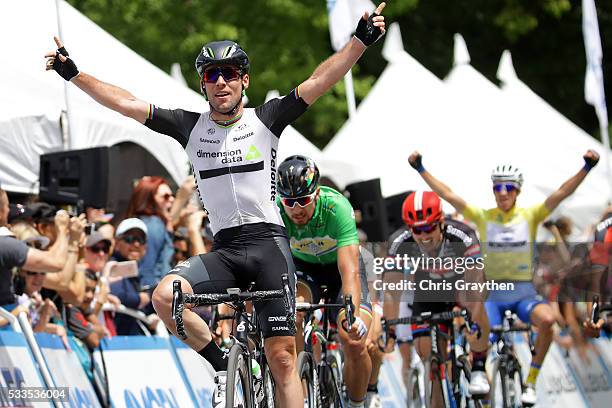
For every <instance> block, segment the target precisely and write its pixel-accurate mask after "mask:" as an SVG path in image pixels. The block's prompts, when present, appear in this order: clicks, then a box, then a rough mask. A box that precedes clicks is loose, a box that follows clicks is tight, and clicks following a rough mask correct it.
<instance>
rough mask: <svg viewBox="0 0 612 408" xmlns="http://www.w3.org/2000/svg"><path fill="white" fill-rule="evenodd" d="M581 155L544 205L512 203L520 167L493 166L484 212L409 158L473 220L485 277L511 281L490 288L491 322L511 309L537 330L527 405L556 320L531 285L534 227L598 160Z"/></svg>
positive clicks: (525, 398)
mask: <svg viewBox="0 0 612 408" xmlns="http://www.w3.org/2000/svg"><path fill="white" fill-rule="evenodd" d="M583 158H584V162H585V164H584V167H583V168H581V169H580V171H578V173H576V174H575V175H574V176H572V177H570V178H569V179H568V180H567V181H566V182H565V183H563V184H562V185H561V186H560V187H559V189H557V190H556V191H555V192H553V193H552V194H551V195H550V196H548V198H547V199H546V200H545V201H544V202H543V203H541V204H538V205H536V206H533V207H529V208H520V207H517V206H516V198H517V196H518V195H519V193H520V191H521V186H522V184H523V175H522V173H521V172H520V170H519V169H518V168H516V167H515V166H512V165H509V164H505V165H500V166H497V167H496V168H495V169H494V170H493V173H492V174H491V180H492V182H493V194H494V195H495V202H496V204H497V207H496V208H492V209H489V210H485V209H482V208H478V207H476V206H474V205H472V204H468V203H467V202H466V201H465V200H464V199H462V198H461V197H459V196H458V195H457V194H455V193H454V192H453V191H452V190H451V189H450V187H448V186H447V185H446V184H444V183H443V182H441V181H440V180H438V179H437V178H435V177H434V176H433V175H432V174H431V173H429V172H428V171H427V170H425V168H424V167H423V163H422V156H421V154H420V153H418V152H416V151H415V152H414V153H412V154H411V155H410V157H409V158H408V162H409V163H410V165H411V166H412V167H413V168H414V169H416V170H417V171H418V172H419V174H420V175H421V177H422V178H423V180H424V181H425V182H426V183H427V184H428V185H429V187H431V189H432V190H433V191H435V192H436V193H437V194H438V195H439V196H440V197H442V198H443V199H444V200H446V201H447V202H449V203H450V204H451V205H452V206H453V207H455V209H456V210H457V211H459V212H460V213H462V214H463V215H464V216H465V218H467V219H468V220H470V221H472V222H474V223H475V224H476V226H477V228H478V231H479V234H480V241H481V243H482V250H483V253H484V255H485V273H486V275H487V279H493V280H496V281H500V280H502V281H512V282H513V283H514V290H511V291H490V292H489V298H488V301H487V302H486V308H487V315H488V317H489V322H490V324H491V326H495V325H498V324H501V318H502V313H503V312H504V310H507V309H510V310H512V311H513V313H516V314H517V315H518V316H519V318H520V319H521V320H523V321H524V322H531V324H532V325H534V326H536V327H537V328H538V338H537V341H536V344H535V354H534V356H533V359H532V362H531V368H530V370H529V376H528V377H527V387H526V388H525V391H524V392H523V395H522V396H521V401H522V402H523V404H524V405H527V406H528V405H533V404H535V402H536V393H535V383H536V377H537V375H538V373H539V370H540V367H541V365H542V362H543V361H544V357H545V356H546V353H547V351H548V347H549V346H550V343H551V340H552V334H553V333H552V325H553V324H554V321H555V319H554V316H553V311H552V309H551V307H550V306H549V305H548V304H547V303H546V302H544V301H543V300H542V298H541V297H539V296H538V294H537V293H536V291H535V288H534V287H533V284H532V283H531V279H532V259H533V246H534V242H535V237H536V232H537V227H538V224H539V223H541V222H542V221H543V220H544V219H545V218H546V217H547V216H548V215H549V214H550V213H551V212H552V211H553V210H554V209H555V208H557V206H558V205H559V204H560V203H561V201H563V200H564V199H565V198H567V197H568V196H569V195H571V194H572V193H573V192H574V191H575V190H576V188H577V187H578V186H579V185H580V183H582V181H583V180H584V178H585V177H586V176H587V174H588V172H589V171H590V170H591V169H592V168H593V167H595V165H596V164H597V162H598V161H599V154H597V153H596V152H595V151H593V150H589V151H587V152H586V153H585V155H584V156H583Z"/></svg>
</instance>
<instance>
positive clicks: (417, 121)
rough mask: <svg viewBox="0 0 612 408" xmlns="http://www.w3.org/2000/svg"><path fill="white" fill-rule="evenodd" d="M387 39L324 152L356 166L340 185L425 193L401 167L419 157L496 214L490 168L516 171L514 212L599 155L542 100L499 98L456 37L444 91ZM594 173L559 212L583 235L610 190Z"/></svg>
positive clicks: (591, 142)
mask: <svg viewBox="0 0 612 408" xmlns="http://www.w3.org/2000/svg"><path fill="white" fill-rule="evenodd" d="M390 34H391V28H390ZM392 37H393V38H395V39H394V44H392V45H391V46H387V44H385V51H384V54H385V58H387V60H389V61H390V62H389V65H388V66H387V67H386V68H385V70H384V71H383V73H382V75H381V76H380V78H379V80H378V81H377V82H376V84H375V85H374V87H373V88H372V90H371V91H370V93H369V94H368V96H367V97H366V98H365V99H364V101H363V102H362V103H361V105H360V106H359V108H358V110H357V116H356V117H355V118H352V119H350V120H349V121H347V122H346V123H345V125H344V126H343V127H342V128H341V129H340V131H339V132H338V134H337V135H336V136H335V137H334V138H333V139H332V141H331V142H330V143H329V144H328V146H326V147H325V149H324V150H323V151H324V154H325V155H327V156H328V157H338V156H342V157H348V158H350V159H351V160H353V161H355V162H357V163H358V164H359V166H360V168H359V171H356V172H350V173H348V172H347V173H343V174H339V175H337V177H338V178H340V179H341V180H342V182H343V183H344V184H348V183H352V182H357V181H363V180H367V179H372V178H380V179H381V188H382V193H383V196H390V195H393V194H396V193H399V192H402V191H406V190H409V189H421V188H426V189H428V187H427V186H426V185H425V183H424V182H423V181H422V180H421V178H420V177H419V176H418V174H417V173H416V172H415V171H414V170H412V169H411V168H410V167H409V166H408V164H407V160H406V159H407V157H408V155H409V154H410V153H411V152H412V151H413V150H419V151H420V152H421V153H422V154H423V156H424V165H425V167H426V168H428V169H429V170H431V172H432V173H433V174H434V175H435V176H436V177H438V178H439V179H440V180H443V181H444V182H445V183H447V184H448V185H450V186H451V187H452V188H453V190H455V191H456V192H457V193H458V194H459V195H460V196H462V197H463V198H464V199H465V200H466V201H468V202H470V203H473V204H475V205H479V206H483V207H493V206H494V205H495V202H494V197H493V194H492V192H491V184H490V183H491V182H490V174H491V169H492V168H493V167H494V166H495V165H497V164H499V163H506V162H511V163H515V164H516V165H517V166H519V167H521V168H522V169H523V172H524V174H525V178H526V182H525V185H524V187H523V190H522V194H521V196H520V198H519V205H522V206H527V205H532V204H536V203H539V202H542V201H543V200H544V199H545V198H546V197H547V196H548V195H549V194H550V193H551V192H552V191H554V190H556V189H557V188H558V187H559V186H560V185H561V184H562V183H563V182H564V181H565V180H566V179H567V178H569V177H570V176H572V175H573V174H575V173H576V171H578V169H580V167H581V166H582V157H581V156H582V154H583V153H584V152H585V151H586V150H587V149H589V148H594V149H596V150H598V151H601V150H602V147H601V144H599V143H598V142H597V141H596V140H594V139H593V138H591V137H589V136H588V135H586V134H585V133H584V132H583V131H581V130H580V129H579V128H577V127H576V126H575V125H573V124H571V122H569V121H568V120H567V119H565V118H563V117H562V116H561V115H560V114H559V113H557V112H556V111H555V114H554V115H553V114H552V113H551V112H550V110H552V108H550V107H549V106H548V105H547V104H546V103H545V102H544V101H540V102H538V103H535V101H534V98H537V99H539V98H538V97H537V96H536V95H535V94H533V92H531V91H530V90H529V94H528V96H529V95H531V96H530V97H529V98H527V97H526V96H525V95H523V97H522V98H519V97H518V95H517V94H518V91H519V90H520V89H518V90H517V89H514V91H513V92H512V93H511V92H510V89H508V86H509V85H507V86H506V87H505V88H504V90H501V89H500V88H499V87H498V86H496V85H495V84H493V83H491V82H490V81H488V80H487V79H486V78H485V77H484V76H483V75H482V74H480V73H479V72H478V71H476V70H475V69H474V68H473V67H472V66H471V65H470V64H469V54H468V52H467V47H466V46H465V42H464V41H463V38H462V37H461V36H460V35H457V36H456V38H455V41H456V42H455V63H454V67H453V69H452V70H451V72H450V73H449V75H448V76H447V78H446V79H445V80H444V82H442V81H440V80H439V79H438V78H437V77H435V76H434V75H433V74H432V73H431V72H429V71H428V70H427V69H426V68H424V67H423V66H422V65H420V64H419V63H418V62H417V61H416V60H415V59H414V58H412V57H411V56H410V55H408V54H407V53H406V52H405V51H403V50H402V49H401V47H398V45H397V44H398V42H397V41H398V40H397V36H391V35H390V36H389V38H392ZM400 38H401V37H400ZM525 88H526V87H525ZM526 89H527V90H528V88H526ZM523 91H524V90H523ZM529 99H531V101H529ZM532 105H533V106H532ZM547 110H548V112H547ZM553 111H554V110H553ZM528 113H530V114H528ZM556 134H559V135H561V134H563V136H560V140H561V139H563V140H564V141H563V142H561V141H560V142H556V138H555V135H556ZM565 139H566V140H565ZM591 173H592V174H589V176H588V177H587V179H586V180H585V181H584V183H583V184H582V185H581V186H580V187H579V188H578V190H577V191H576V192H575V194H574V195H573V196H572V197H570V198H569V199H568V200H566V202H564V203H563V205H562V206H561V208H560V210H559V211H560V212H563V213H566V214H571V216H572V218H573V219H574V220H575V221H576V222H577V223H578V224H579V225H581V226H586V225H587V224H589V223H591V222H592V221H594V220H595V219H596V218H597V217H598V215H599V212H600V211H601V210H602V209H603V206H604V202H603V200H604V199H605V195H604V194H600V197H601V200H597V199H595V197H596V194H597V191H598V190H599V191H603V190H604V189H605V188H606V183H608V181H606V180H605V178H602V177H601V176H602V175H603V174H605V172H604V171H603V169H600V168H599V167H598V168H596V169H594V170H593V171H592V172H591ZM600 173H601V174H600ZM600 201H601V202H600Z"/></svg>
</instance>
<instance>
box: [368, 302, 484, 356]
mask: <svg viewBox="0 0 612 408" xmlns="http://www.w3.org/2000/svg"><path fill="white" fill-rule="evenodd" d="M457 317H462V318H463V319H464V320H465V324H464V326H465V328H466V330H467V332H468V333H474V332H476V333H477V335H478V337H480V334H481V331H480V327H479V326H478V325H477V324H476V323H473V322H472V319H471V318H472V316H471V314H470V312H469V310H467V309H462V310H460V311H446V312H440V313H432V312H423V313H421V314H420V315H419V316H410V317H401V318H399V319H389V320H387V319H385V318H384V317H383V318H382V319H381V325H382V334H381V337H382V343H383V344H384V347H382V346H381V344H380V341H379V345H378V347H379V348H380V349H381V350H384V349H385V348H386V347H387V345H388V343H389V337H390V336H389V332H390V331H391V328H392V327H393V326H396V325H398V324H430V323H434V324H435V323H449V322H452V321H453V319H455V318H457Z"/></svg>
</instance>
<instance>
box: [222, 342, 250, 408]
mask: <svg viewBox="0 0 612 408" xmlns="http://www.w3.org/2000/svg"><path fill="white" fill-rule="evenodd" d="M250 375H251V373H250V371H249V367H248V365H247V362H246V359H245V356H244V354H243V350H242V346H241V345H240V344H234V345H233V346H232V348H231V349H230V352H229V359H228V363H227V385H226V389H225V390H226V391H225V407H226V408H253V407H254V406H255V405H254V403H253V393H252V391H251V386H250V384H251V382H250V381H249V376H250Z"/></svg>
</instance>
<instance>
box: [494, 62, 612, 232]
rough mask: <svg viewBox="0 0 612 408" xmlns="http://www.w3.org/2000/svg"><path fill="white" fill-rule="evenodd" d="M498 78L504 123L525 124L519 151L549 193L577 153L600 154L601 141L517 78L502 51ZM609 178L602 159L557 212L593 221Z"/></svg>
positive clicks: (573, 166)
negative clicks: (505, 105) (504, 106)
mask: <svg viewBox="0 0 612 408" xmlns="http://www.w3.org/2000/svg"><path fill="white" fill-rule="evenodd" d="M497 77H498V78H499V79H500V80H501V81H502V88H501V89H502V93H503V95H504V96H505V98H506V100H507V102H508V105H509V108H508V111H507V115H506V120H507V123H510V124H512V123H516V124H523V125H524V127H523V128H524V130H523V132H524V136H525V138H526V140H527V143H526V144H525V145H523V146H521V147H520V148H521V151H522V152H523V154H526V155H529V156H530V159H529V160H531V161H533V163H534V166H533V167H534V168H533V169H532V171H533V174H527V175H526V177H534V179H535V180H534V184H536V186H537V188H538V189H539V190H540V191H542V192H543V193H544V194H545V195H549V194H550V193H552V191H554V190H555V189H556V188H558V187H559V185H560V184H561V183H562V182H563V181H565V180H566V179H567V178H568V177H570V176H571V175H573V174H575V172H576V171H577V170H578V169H579V168H580V167H581V166H582V165H583V160H582V155H583V154H584V153H585V152H586V151H587V150H588V149H593V150H595V151H597V152H599V153H600V154H603V151H604V147H603V145H602V144H601V143H600V142H599V141H597V140H596V139H594V138H593V137H591V136H589V135H588V134H587V133H586V132H584V131H583V130H582V129H581V128H579V127H578V126H576V125H575V124H574V123H572V122H571V121H570V120H569V119H567V118H566V117H565V116H563V115H562V114H560V113H559V112H558V111H556V110H555V109H554V108H553V107H552V106H550V105H549V104H548V103H547V102H546V101H544V100H543V99H542V98H540V97H539V96H538V95H537V94H535V93H534V92H533V91H532V90H531V89H530V88H529V87H528V86H527V85H526V84H525V83H524V82H522V81H521V80H520V79H519V78H518V76H517V75H516V72H515V70H514V67H513V65H512V57H511V55H510V52H509V51H504V53H503V54H502V58H501V60H500V64H499V69H498V72H497ZM610 183H612V180H609V179H608V176H607V174H606V171H605V168H604V164H603V163H602V161H600V164H599V165H598V166H597V167H595V168H594V169H593V170H592V171H591V172H590V173H589V175H588V176H587V178H586V179H585V180H584V182H583V183H582V184H581V185H580V187H578V189H577V190H576V192H575V193H574V194H572V195H571V196H570V197H569V198H568V199H567V200H566V201H564V202H563V203H562V204H561V206H560V207H559V210H558V211H557V212H558V213H561V214H566V215H570V216H571V217H572V218H573V219H574V220H575V221H576V222H577V223H578V224H579V225H587V224H590V223H592V222H594V221H596V220H597V219H598V218H599V216H600V215H601V212H602V210H603V209H604V207H605V206H606V201H607V194H608V191H609V189H610Z"/></svg>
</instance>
